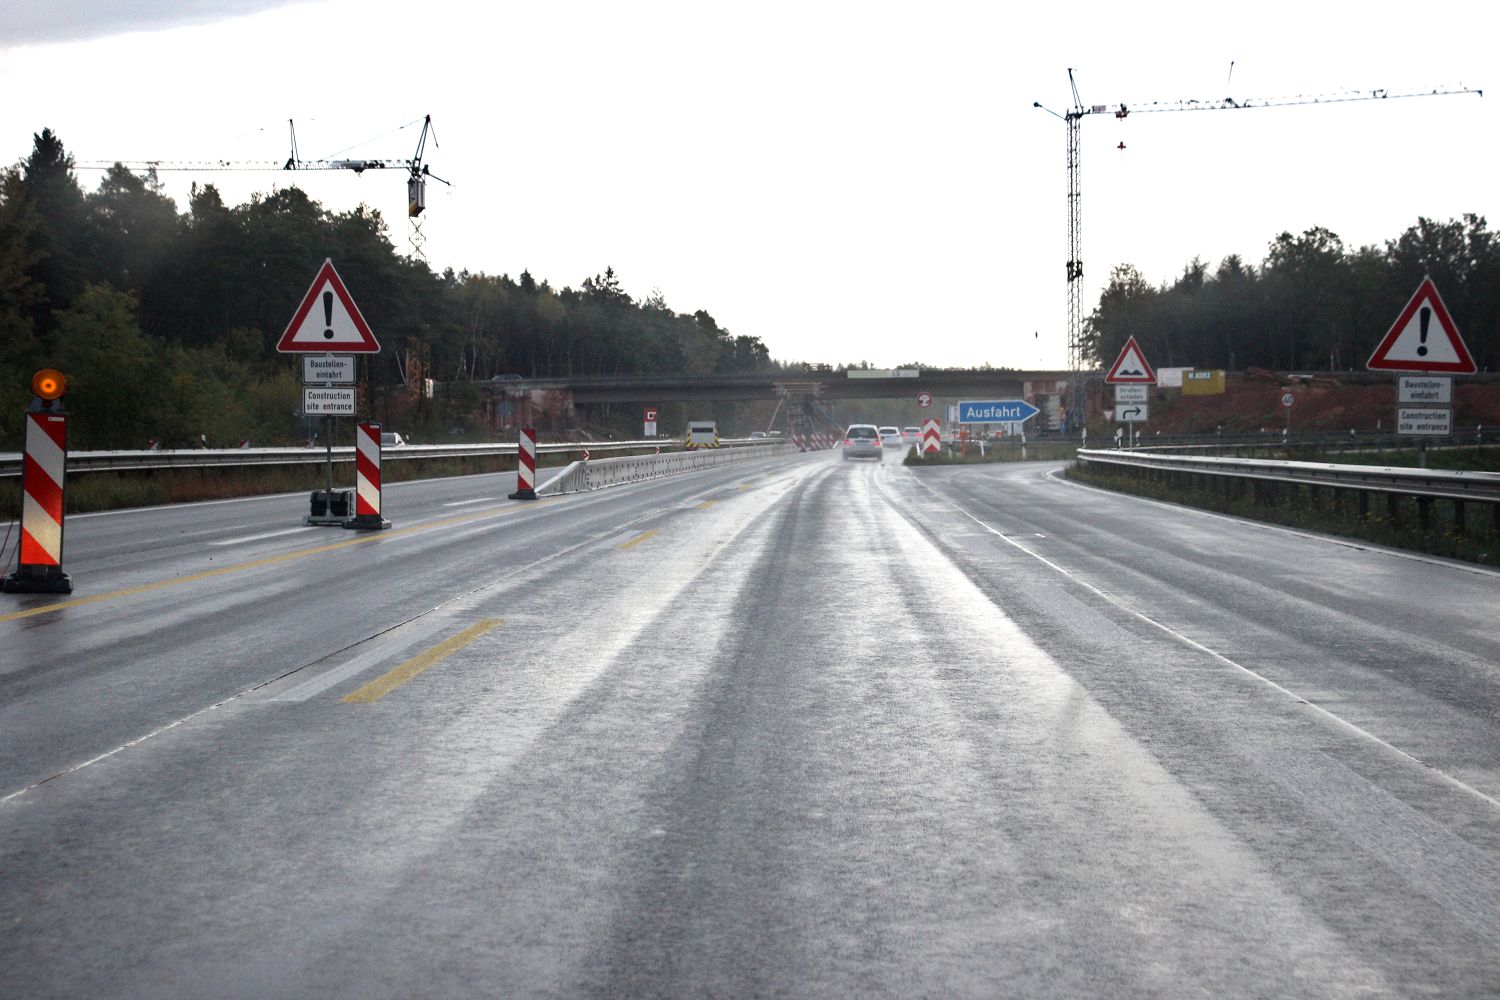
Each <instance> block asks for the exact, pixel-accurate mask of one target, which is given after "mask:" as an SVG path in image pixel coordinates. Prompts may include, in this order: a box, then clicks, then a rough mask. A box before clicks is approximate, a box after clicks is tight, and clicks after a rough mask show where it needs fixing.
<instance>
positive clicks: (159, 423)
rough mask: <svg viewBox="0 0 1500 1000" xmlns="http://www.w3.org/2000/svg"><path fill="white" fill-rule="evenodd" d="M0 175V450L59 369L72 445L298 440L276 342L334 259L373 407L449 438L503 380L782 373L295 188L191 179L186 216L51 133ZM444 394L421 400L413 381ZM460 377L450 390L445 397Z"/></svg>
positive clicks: (752, 348) (591, 282) (694, 320)
mask: <svg viewBox="0 0 1500 1000" xmlns="http://www.w3.org/2000/svg"><path fill="white" fill-rule="evenodd" d="M32 139H33V144H32V150H31V153H30V155H29V156H28V157H27V158H26V159H25V160H23V161H21V162H20V163H18V164H16V165H15V166H13V167H11V168H9V169H7V170H5V171H4V172H3V174H0V447H17V446H18V445H19V436H20V426H21V412H22V410H23V409H24V408H25V405H26V403H27V401H28V400H29V399H30V389H29V383H30V377H31V373H32V372H33V371H34V370H36V369H37V368H39V367H44V366H45V367H53V368H57V369H59V370H61V371H63V372H64V373H65V374H66V375H67V377H68V380H69V393H68V405H69V409H70V411H71V412H73V413H75V414H76V415H77V417H78V419H75V420H74V421H73V422H72V424H71V426H70V434H71V437H72V441H71V446H72V447H74V448H78V449H84V448H115V447H124V448H139V447H145V446H146V444H147V442H148V441H149V440H153V439H154V440H157V441H159V442H161V444H162V446H163V447H182V446H190V445H195V444H198V443H200V442H203V441H206V442H208V443H210V444H213V445H215V446H229V445H233V444H234V443H236V442H237V441H239V440H241V439H246V438H248V439H251V440H252V441H253V442H254V443H257V444H278V443H292V442H294V441H296V440H298V439H299V438H300V436H301V435H302V434H303V433H304V429H303V427H302V426H301V425H300V424H299V421H298V420H297V419H296V416H295V414H296V412H297V410H298V408H299V406H300V401H301V383H300V371H299V370H298V369H297V367H296V366H295V365H294V364H293V361H292V359H289V358H288V357H286V356H284V355H278V354H277V353H276V351H275V344H276V341H277V339H278V338H279V337H280V335H281V332H282V330H283V329H284V328H285V326H286V324H287V321H288V320H289V319H290V317H291V313H292V310H293V309H295V307H296V305H297V302H298V301H299V299H300V296H301V294H302V293H303V290H304V289H306V287H307V285H308V282H309V281H310V280H311V278H312V275H313V274H314V272H315V271H316V270H317V267H318V265H319V264H321V263H322V261H323V259H324V258H325V257H328V258H332V259H333V260H334V262H335V265H336V266H337V267H338V269H339V274H340V276H341V277H342V278H343V279H344V281H345V283H346V284H347V285H348V286H349V287H350V288H351V289H353V290H354V294H355V296H356V300H357V301H358V302H359V304H360V310H361V312H363V313H364V314H365V315H366V316H367V317H369V318H370V319H371V322H372V325H374V326H375V330H376V336H377V338H378V339H379V340H380V341H381V346H382V348H383V350H382V352H381V353H380V354H379V355H378V356H374V357H372V358H370V359H368V360H362V361H361V364H362V365H363V366H365V367H364V370H363V372H362V375H361V378H362V380H363V382H364V385H363V388H362V391H363V392H365V393H366V403H367V405H368V406H369V409H370V412H372V413H376V414H381V413H384V414H385V415H387V416H389V415H390V414H391V412H392V409H393V408H394V409H395V412H396V413H397V414H398V415H399V418H400V419H401V421H402V426H403V427H405V428H409V429H413V430H419V431H420V430H421V429H422V428H424V427H425V428H430V429H432V430H433V432H434V434H437V433H441V434H442V435H444V436H447V435H449V434H451V432H452V431H453V430H455V429H457V430H459V431H461V432H462V431H466V430H467V431H471V432H478V428H475V427H472V426H470V424H471V421H472V420H473V417H474V414H475V412H476V411H477V406H476V404H477V402H478V401H479V400H480V399H482V398H483V391H482V389H481V388H480V384H481V383H483V382H485V381H487V380H489V379H491V378H493V377H494V376H496V375H507V374H518V375H522V376H549V375H620V374H636V373H648V372H688V373H699V374H711V373H722V372H755V371H762V370H768V369H771V368H774V367H775V364H774V363H773V362H772V360H771V358H770V354H769V352H768V351H767V349H766V347H765V345H764V344H763V343H762V342H761V341H760V339H759V338H756V337H750V336H743V335H741V336H736V335H734V334H732V333H731V332H730V331H728V330H726V329H724V328H722V327H721V326H719V324H718V323H717V322H716V321H715V319H714V317H713V316H712V315H711V314H710V313H708V312H707V311H704V310H697V311H695V312H692V313H690V314H688V313H678V312H675V311H674V310H672V309H671V308H669V307H668V305H667V303H666V301H665V300H664V298H663V296H662V295H661V293H660V292H659V291H658V292H654V293H653V294H652V295H650V296H649V297H647V298H646V299H644V300H642V301H635V300H634V299H633V298H632V297H631V296H630V295H629V294H627V293H626V292H625V291H624V290H623V288H622V287H621V285H620V280H619V277H618V276H617V275H616V274H615V273H614V271H613V270H612V269H610V268H606V269H605V270H604V271H603V272H602V273H600V274H597V275H593V276H590V277H587V278H585V279H584V280H583V281H582V282H581V284H580V286H579V287H578V288H572V287H563V288H554V287H552V286H551V285H550V284H549V283H548V282H547V281H546V280H542V281H537V280H536V279H534V278H533V277H532V276H531V274H529V273H526V272H523V273H522V274H521V275H520V276H519V277H518V278H514V279H513V278H511V277H510V276H508V275H499V276H494V275H488V274H484V273H476V272H469V271H459V272H457V273H455V272H454V271H452V270H447V271H444V272H443V273H441V274H439V273H435V272H433V271H432V270H431V268H429V267H428V266H427V265H426V263H425V262H422V261H419V260H413V259H411V258H409V257H406V256H403V255H402V254H400V253H398V252H397V250H396V248H395V246H394V245H393V244H392V242H391V239H390V234H389V230H388V227H387V224H386V222H385V220H384V219H383V218H381V215H380V213H379V212H376V211H374V210H371V209H369V208H368V207H365V206H363V205H362V206H360V207H358V208H355V209H353V210H350V211H345V212H331V211H328V210H327V209H325V208H323V207H322V206H321V205H320V204H318V203H317V202H315V201H313V200H311V199H310V198H308V196H307V195H306V194H305V193H303V192H302V191H301V190H300V189H298V188H296V187H288V188H284V189H280V190H276V191H274V192H272V193H269V194H261V195H256V196H254V197H252V198H251V199H250V200H249V201H248V202H246V203H245V204H241V205H236V206H229V205H226V204H225V203H224V201H223V199H222V198H221V197H220V195H219V192H218V190H217V189H216V188H215V187H214V186H213V185H205V186H199V185H197V184H195V185H193V187H192V191H191V195H190V197H189V199H188V206H187V209H186V211H179V209H178V206H177V204H176V203H175V201H174V200H173V199H172V198H170V197H168V196H167V195H166V194H165V193H164V192H163V189H162V186H161V185H160V183H159V182H158V180H157V178H156V177H155V176H154V175H152V174H151V173H149V172H147V173H146V174H144V175H138V174H135V173H132V172H131V171H130V170H127V169H126V168H124V167H123V166H120V165H118V164H117V165H116V166H114V167H113V168H111V169H110V170H108V171H107V172H106V173H105V174H104V176H103V178H102V180H100V181H99V184H98V186H97V188H95V189H94V190H92V191H85V190H84V189H83V188H82V187H81V186H80V184H79V182H78V180H77V177H76V175H75V171H74V161H73V158H72V156H71V155H70V154H69V153H68V152H67V150H66V149H65V148H64V146H63V143H62V141H61V140H60V139H59V138H58V136H57V135H56V134H55V133H53V132H52V131H51V130H44V131H43V132H41V133H40V134H39V135H34V136H33V137H32ZM429 378H430V379H433V380H435V381H437V382H439V383H442V384H444V385H445V387H447V388H448V391H444V392H442V393H438V394H437V395H436V397H435V398H432V399H426V398H424V396H423V394H422V393H421V392H420V391H419V389H420V387H421V385H422V384H423V380H424V379H429ZM455 387H456V389H455Z"/></svg>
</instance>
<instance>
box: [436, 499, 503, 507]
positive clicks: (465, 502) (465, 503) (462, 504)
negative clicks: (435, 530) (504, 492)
mask: <svg viewBox="0 0 1500 1000" xmlns="http://www.w3.org/2000/svg"><path fill="white" fill-rule="evenodd" d="M499 499H500V498H499V497H476V498H475V499H473V500H454V501H453V502H452V503H445V504H443V506H444V507H467V506H469V505H470V504H475V503H493V502H495V501H497V500H499Z"/></svg>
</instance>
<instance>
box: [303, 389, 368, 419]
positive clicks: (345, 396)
mask: <svg viewBox="0 0 1500 1000" xmlns="http://www.w3.org/2000/svg"><path fill="white" fill-rule="evenodd" d="M354 408H355V393H354V387H353V386H349V387H348V388H341V387H337V386H324V387H317V386H310V385H309V386H304V387H303V389H302V412H303V413H304V414H305V415H307V416H309V417H352V416H354Z"/></svg>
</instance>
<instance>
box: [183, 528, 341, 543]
mask: <svg viewBox="0 0 1500 1000" xmlns="http://www.w3.org/2000/svg"><path fill="white" fill-rule="evenodd" d="M316 530H317V529H316V528H311V527H306V526H304V527H301V528H283V529H282V530H280V531H265V532H262V533H260V534H259V535H241V536H240V537H239V538H226V539H224V540H222V541H218V542H209V543H208V544H209V545H212V546H215V547H218V546H220V545H244V544H245V543H246V542H259V541H261V540H263V539H266V538H280V537H281V536H282V535H300V534H301V533H302V532H304V531H316Z"/></svg>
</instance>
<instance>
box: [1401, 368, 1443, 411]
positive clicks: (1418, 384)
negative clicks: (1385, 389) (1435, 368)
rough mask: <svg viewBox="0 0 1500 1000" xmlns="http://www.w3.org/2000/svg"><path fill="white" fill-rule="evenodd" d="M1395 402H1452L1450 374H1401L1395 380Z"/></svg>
mask: <svg viewBox="0 0 1500 1000" xmlns="http://www.w3.org/2000/svg"><path fill="white" fill-rule="evenodd" d="M1396 402H1398V403H1402V404H1407V405H1409V404H1417V405H1420V406H1448V405H1451V404H1452V402H1453V377H1452V376H1451V375H1402V376H1401V377H1400V378H1398V379H1397V380H1396Z"/></svg>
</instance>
